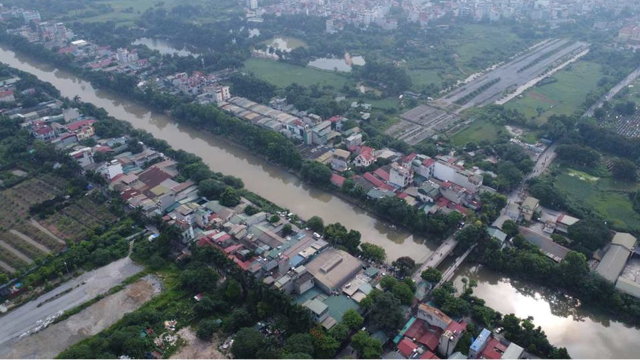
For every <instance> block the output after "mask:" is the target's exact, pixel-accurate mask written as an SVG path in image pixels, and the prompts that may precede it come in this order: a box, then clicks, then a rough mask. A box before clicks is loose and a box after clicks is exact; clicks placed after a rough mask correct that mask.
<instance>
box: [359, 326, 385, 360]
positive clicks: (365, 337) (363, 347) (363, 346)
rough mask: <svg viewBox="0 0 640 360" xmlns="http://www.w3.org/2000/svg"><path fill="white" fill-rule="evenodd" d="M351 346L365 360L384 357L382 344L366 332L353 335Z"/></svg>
mask: <svg viewBox="0 0 640 360" xmlns="http://www.w3.org/2000/svg"><path fill="white" fill-rule="evenodd" d="M351 345H352V346H353V348H354V349H356V350H357V351H358V352H359V353H360V354H361V355H362V358H364V359H379V358H380V356H381V355H382V343H380V341H378V340H376V339H373V338H372V337H371V336H370V335H369V333H367V332H366V331H364V330H360V331H358V332H357V333H356V334H355V335H353V337H352V338H351Z"/></svg>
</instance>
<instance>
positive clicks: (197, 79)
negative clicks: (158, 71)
mask: <svg viewBox="0 0 640 360" xmlns="http://www.w3.org/2000/svg"><path fill="white" fill-rule="evenodd" d="M228 75H229V74H228V73H227V72H219V73H211V74H204V73H202V72H200V71H193V72H192V73H191V74H188V73H185V72H181V73H177V74H174V75H169V76H167V77H165V78H164V79H161V80H160V81H156V82H155V84H156V86H157V87H158V89H160V90H164V91H167V92H169V93H172V94H184V95H189V96H193V97H195V99H196V101H197V102H198V103H200V104H209V103H217V104H220V103H223V102H225V101H227V100H229V99H230V98H231V93H230V91H229V86H224V85H221V84H219V82H220V80H222V79H224V78H226V77H227V76H228Z"/></svg>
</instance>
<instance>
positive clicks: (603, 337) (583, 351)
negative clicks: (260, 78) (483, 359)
mask: <svg viewBox="0 0 640 360" xmlns="http://www.w3.org/2000/svg"><path fill="white" fill-rule="evenodd" d="M0 62H3V63H6V64H8V65H10V66H12V67H14V68H17V69H20V70H22V71H25V72H29V73H32V74H34V75H36V76H37V77H38V78H39V79H41V80H44V81H48V82H50V83H51V84H53V85H54V86H56V88H58V89H59V90H60V92H61V93H62V95H63V96H66V97H69V98H73V97H74V96H76V95H77V96H80V98H81V99H82V100H83V101H86V102H90V103H93V104H95V105H96V106H99V107H102V108H104V109H105V110H107V111H108V112H109V114H110V115H112V116H114V117H116V118H119V119H122V120H125V121H128V122H130V123H131V124H132V125H134V126H135V127H137V128H141V129H144V130H146V131H148V132H150V133H151V134H153V135H154V136H155V137H157V138H159V139H164V140H166V141H167V142H168V143H169V144H170V145H171V146H173V147H174V148H176V149H183V150H185V151H189V152H192V153H194V154H196V155H198V156H200V157H202V158H203V159H204V161H205V163H207V164H208V165H209V166H210V167H211V168H212V169H213V170H214V171H219V172H222V173H224V174H228V175H233V176H237V177H239V178H241V179H242V180H243V181H244V183H245V185H246V187H247V189H249V190H251V191H253V192H256V193H257V194H260V195H262V196H264V197H265V198H267V199H269V200H271V201H273V202H275V203H276V204H278V205H280V206H283V207H287V208H289V209H290V210H291V211H292V212H294V213H296V214H298V215H300V216H302V217H303V218H309V217H311V216H314V215H318V216H320V217H322V218H323V219H324V220H325V223H333V222H340V223H342V224H343V225H345V226H346V227H347V228H350V229H355V230H358V231H360V232H361V233H362V240H363V241H367V242H371V243H374V244H377V245H380V246H383V247H384V248H385V249H386V251H387V256H388V259H389V260H394V259H396V258H398V257H400V256H410V257H412V258H414V259H415V260H417V261H420V260H423V259H425V258H426V257H427V256H428V255H429V254H430V253H431V252H432V251H433V250H435V248H436V245H435V244H434V243H433V242H429V241H425V239H424V238H418V237H414V236H412V235H411V234H409V233H407V232H405V231H402V230H399V229H396V228H394V227H392V226H390V225H389V224H387V223H385V222H383V221H379V220H378V219H376V218H374V217H372V216H370V215H369V214H367V213H366V212H364V211H363V210H361V209H360V208H358V207H357V206H354V205H352V204H350V203H348V202H346V201H344V200H342V199H340V198H338V197H336V196H333V195H331V194H329V193H327V192H324V191H321V190H318V189H314V188H312V187H310V186H308V185H306V184H304V183H302V182H301V181H300V180H299V179H298V178H297V177H296V176H295V175H292V174H290V173H288V172H286V171H284V170H283V169H282V168H280V167H277V166H274V165H271V164H269V163H268V162H266V161H264V160H262V159H260V158H257V157H255V156H252V155H251V154H249V153H248V152H247V151H245V150H243V149H240V148H238V147H236V146H233V145H230V144H229V143H227V142H224V141H221V140H220V139H218V138H216V137H215V136H213V135H210V134H207V133H203V132H202V131H198V130H196V129H194V128H192V127H189V126H185V125H180V124H177V123H175V122H174V121H172V120H171V118H169V117H167V116H165V115H163V114H159V113H155V112H152V111H150V110H149V109H148V108H146V107H145V106H142V105H140V104H137V103H134V102H132V101H130V100H128V99H125V98H122V97H120V96H118V95H116V94H114V93H111V92H108V91H102V90H96V89H95V88H94V87H93V86H91V84H89V83H88V82H86V81H84V80H81V79H79V78H78V77H76V76H75V75H73V74H70V73H68V72H65V71H62V70H59V69H55V68H53V67H52V66H50V65H48V64H44V63H42V62H39V61H37V60H35V59H33V58H29V57H27V56H24V55H22V54H16V53H15V52H13V51H11V50H8V49H7V48H6V47H4V46H0ZM447 263H449V262H445V263H444V264H443V266H446V264H447ZM462 277H470V278H474V279H476V280H477V281H478V287H477V288H476V289H475V294H476V295H477V296H479V297H480V298H482V299H485V301H486V302H487V305H488V306H490V307H492V308H494V309H496V310H497V311H500V312H501V313H503V314H508V313H515V314H516V315H517V316H519V317H527V316H533V318H534V322H535V324H536V325H539V326H541V327H542V329H543V330H544V331H545V332H546V333H547V335H548V337H549V340H550V341H551V342H552V343H553V344H554V345H556V346H563V347H566V348H567V349H568V350H569V354H570V355H571V356H572V357H574V358H640V331H638V329H635V328H630V327H628V326H625V325H624V324H622V323H619V322H616V321H613V320H611V319H610V318H609V317H608V316H606V315H603V314H598V313H597V312H593V311H590V310H588V309H584V308H580V307H577V306H576V304H575V302H574V301H572V300H570V299H566V298H564V297H562V296H559V294H557V293H554V292H551V291H549V290H546V289H544V288H543V287H540V286H537V285H532V284H529V283H525V282H521V281H517V280H513V279H509V278H506V277H503V276H501V275H499V274H496V273H494V272H492V271H490V270H488V269H486V268H483V267H481V266H477V265H469V264H467V265H464V266H462V267H461V268H460V269H459V270H458V273H457V275H456V278H455V279H454V280H455V282H456V283H457V285H460V284H461V279H462Z"/></svg>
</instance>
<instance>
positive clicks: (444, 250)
mask: <svg viewBox="0 0 640 360" xmlns="http://www.w3.org/2000/svg"><path fill="white" fill-rule="evenodd" d="M456 234H457V232H456ZM456 234H453V235H451V236H449V237H448V238H447V240H445V241H444V242H443V243H442V245H440V247H438V248H437V249H436V251H434V252H433V253H432V254H431V256H429V258H428V259H427V261H425V262H424V263H423V264H422V265H421V266H420V268H419V269H418V270H417V271H416V273H415V274H413V281H415V282H416V283H418V282H421V281H422V278H421V277H420V275H421V274H422V272H423V271H425V270H426V269H427V268H428V267H432V268H436V267H438V265H440V263H441V262H442V260H444V259H445V258H446V257H447V256H449V254H450V253H451V252H452V251H453V249H455V248H456V245H458V241H457V240H456V237H455V236H456Z"/></svg>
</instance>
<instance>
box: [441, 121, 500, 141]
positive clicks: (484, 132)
mask: <svg viewBox="0 0 640 360" xmlns="http://www.w3.org/2000/svg"><path fill="white" fill-rule="evenodd" d="M503 129H504V127H501V126H498V125H496V124H494V123H492V122H490V121H474V122H473V123H471V124H470V125H469V127H467V128H466V129H464V130H462V131H460V132H458V133H457V134H455V135H453V136H452V137H451V143H452V144H453V145H456V146H459V145H465V144H467V143H470V142H475V143H476V144H477V143H479V142H480V141H495V140H496V139H497V138H498V132H499V131H500V130H503Z"/></svg>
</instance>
